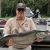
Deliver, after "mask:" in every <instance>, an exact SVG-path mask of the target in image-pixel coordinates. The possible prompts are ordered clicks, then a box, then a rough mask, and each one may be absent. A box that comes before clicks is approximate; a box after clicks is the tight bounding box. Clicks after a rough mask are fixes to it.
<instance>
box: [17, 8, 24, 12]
mask: <svg viewBox="0 0 50 50" xmlns="http://www.w3.org/2000/svg"><path fill="white" fill-rule="evenodd" d="M17 10H18V11H19V12H20V11H25V9H24V8H18V9H17Z"/></svg>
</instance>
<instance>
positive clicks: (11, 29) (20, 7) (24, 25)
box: [3, 3, 42, 50]
mask: <svg viewBox="0 0 50 50" xmlns="http://www.w3.org/2000/svg"><path fill="white" fill-rule="evenodd" d="M25 14H26V5H25V4H24V3H19V4H17V6H16V16H15V17H13V18H11V19H9V20H8V21H7V23H6V25H5V28H4V31H3V33H4V36H6V35H8V34H14V33H15V32H17V33H20V32H26V31H29V30H36V27H35V24H34V22H33V20H32V19H31V18H27V17H25ZM41 40H42V39H41V38H37V41H38V42H40V41H41ZM7 45H8V46H9V50H31V45H19V44H16V43H15V42H14V39H12V38H10V39H9V41H8V44H7Z"/></svg>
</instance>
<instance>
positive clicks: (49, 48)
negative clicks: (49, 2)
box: [0, 19, 50, 50]
mask: <svg viewBox="0 0 50 50" xmlns="http://www.w3.org/2000/svg"><path fill="white" fill-rule="evenodd" d="M39 20H40V19H33V21H34V22H35V25H36V28H37V30H47V29H48V27H50V25H49V26H48V25H47V24H46V25H44V24H42V25H41V24H37V23H38V22H39ZM45 20H46V19H45ZM3 29H4V28H0V34H2V32H3ZM0 37H1V36H0ZM49 38H50V37H49ZM49 38H47V39H48V40H49ZM47 39H46V40H47ZM49 41H50V40H49ZM44 43H45V44H44ZM3 49H4V50H8V48H5V47H3V48H0V50H3ZM43 49H44V50H50V44H48V43H47V42H43V43H33V45H32V50H43Z"/></svg>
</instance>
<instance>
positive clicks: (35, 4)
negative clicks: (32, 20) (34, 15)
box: [1, 0, 50, 17]
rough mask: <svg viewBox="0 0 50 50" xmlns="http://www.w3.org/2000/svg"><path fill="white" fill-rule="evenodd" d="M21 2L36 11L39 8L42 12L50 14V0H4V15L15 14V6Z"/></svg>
mask: <svg viewBox="0 0 50 50" xmlns="http://www.w3.org/2000/svg"><path fill="white" fill-rule="evenodd" d="M19 2H24V3H25V4H26V6H28V7H30V8H31V9H32V10H34V11H35V10H36V9H37V8H39V9H40V12H41V14H45V15H50V0H2V3H1V5H2V13H1V14H2V17H5V16H15V8H16V5H17V4H18V3H19Z"/></svg>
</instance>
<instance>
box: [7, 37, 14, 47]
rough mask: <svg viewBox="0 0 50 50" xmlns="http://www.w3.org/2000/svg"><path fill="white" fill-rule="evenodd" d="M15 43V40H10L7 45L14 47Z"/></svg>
mask: <svg viewBox="0 0 50 50" xmlns="http://www.w3.org/2000/svg"><path fill="white" fill-rule="evenodd" d="M13 43H14V40H13V39H12V38H10V39H9V41H8V43H7V45H8V46H12V45H13Z"/></svg>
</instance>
